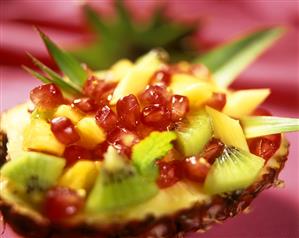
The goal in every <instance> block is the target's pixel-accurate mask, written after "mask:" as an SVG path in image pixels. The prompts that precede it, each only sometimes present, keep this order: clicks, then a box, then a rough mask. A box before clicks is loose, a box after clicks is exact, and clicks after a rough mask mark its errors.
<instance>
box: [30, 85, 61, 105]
mask: <svg viewBox="0 0 299 238" xmlns="http://www.w3.org/2000/svg"><path fill="white" fill-rule="evenodd" d="M30 99H31V101H32V102H33V103H34V104H35V105H36V106H39V107H43V108H55V107H57V106H59V105H60V104H63V103H64V99H63V96H62V93H61V91H60V89H59V88H58V87H57V86H56V85H55V84H52V83H51V84H44V85H41V86H38V87H36V88H34V89H32V90H31V92H30Z"/></svg>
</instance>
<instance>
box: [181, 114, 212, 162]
mask: <svg viewBox="0 0 299 238" xmlns="http://www.w3.org/2000/svg"><path fill="white" fill-rule="evenodd" d="M176 133H177V148H178V149H179V151H180V152H181V153H182V154H184V155H185V156H192V155H196V154H198V153H200V152H201V151H202V150H203V148H204V147H205V145H206V144H207V143H208V142H209V141H210V139H211V138H212V135H213V130H212V126H211V122H210V118H209V116H208V115H207V114H206V113H205V112H204V111H201V112H198V113H196V114H193V115H191V116H189V117H188V120H187V121H185V122H183V124H182V125H181V126H179V128H178V129H177V130H176Z"/></svg>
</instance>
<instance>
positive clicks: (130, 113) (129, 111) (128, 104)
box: [116, 94, 141, 130]
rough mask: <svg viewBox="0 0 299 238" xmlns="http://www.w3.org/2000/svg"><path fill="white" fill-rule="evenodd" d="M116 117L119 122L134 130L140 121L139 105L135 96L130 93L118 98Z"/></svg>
mask: <svg viewBox="0 0 299 238" xmlns="http://www.w3.org/2000/svg"><path fill="white" fill-rule="evenodd" d="M116 110H117V114H118V118H119V120H120V122H121V124H122V125H123V126H124V127H125V128H127V129H131V130H134V129H135V128H136V126H137V125H138V124H139V122H140V115H141V113H140V106H139V103H138V100H137V98H136V97H135V96H134V95H133V94H130V95H128V96H125V97H123V98H121V99H119V100H118V102H117V104H116Z"/></svg>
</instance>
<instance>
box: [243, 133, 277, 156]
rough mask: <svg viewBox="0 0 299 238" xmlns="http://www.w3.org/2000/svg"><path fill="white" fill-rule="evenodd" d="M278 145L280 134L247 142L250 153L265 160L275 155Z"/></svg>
mask: <svg viewBox="0 0 299 238" xmlns="http://www.w3.org/2000/svg"><path fill="white" fill-rule="evenodd" d="M280 143H281V134H274V135H268V136H263V137H257V138H254V139H250V140H248V144H249V149H250V152H251V153H252V154H255V155H257V156H259V157H262V158H264V159H265V160H268V159H270V158H271V157H272V156H273V155H274V154H275V152H276V151H277V150H278V149H279V147H280Z"/></svg>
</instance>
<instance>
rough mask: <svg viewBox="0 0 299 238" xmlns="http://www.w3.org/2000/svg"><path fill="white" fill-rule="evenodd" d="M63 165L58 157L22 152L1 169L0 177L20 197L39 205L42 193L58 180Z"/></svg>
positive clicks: (63, 162)
mask: <svg viewBox="0 0 299 238" xmlns="http://www.w3.org/2000/svg"><path fill="white" fill-rule="evenodd" d="M64 165H65V161H64V159H63V158H60V157H55V156H51V155H47V154H42V153H37V152H24V153H23V154H22V156H21V157H19V158H16V159H14V160H11V161H9V162H7V163H6V164H5V165H4V166H3V167H2V168H1V176H3V178H5V179H8V181H9V182H10V183H11V184H12V186H13V189H14V190H15V191H16V193H19V194H20V196H21V197H24V198H25V199H29V200H30V201H31V202H34V203H40V202H41V200H42V198H43V194H44V192H45V191H46V190H47V189H48V188H50V187H51V186H53V185H54V184H55V183H56V181H57V180H58V178H59V176H60V175H61V173H62V171H63V167H64Z"/></svg>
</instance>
